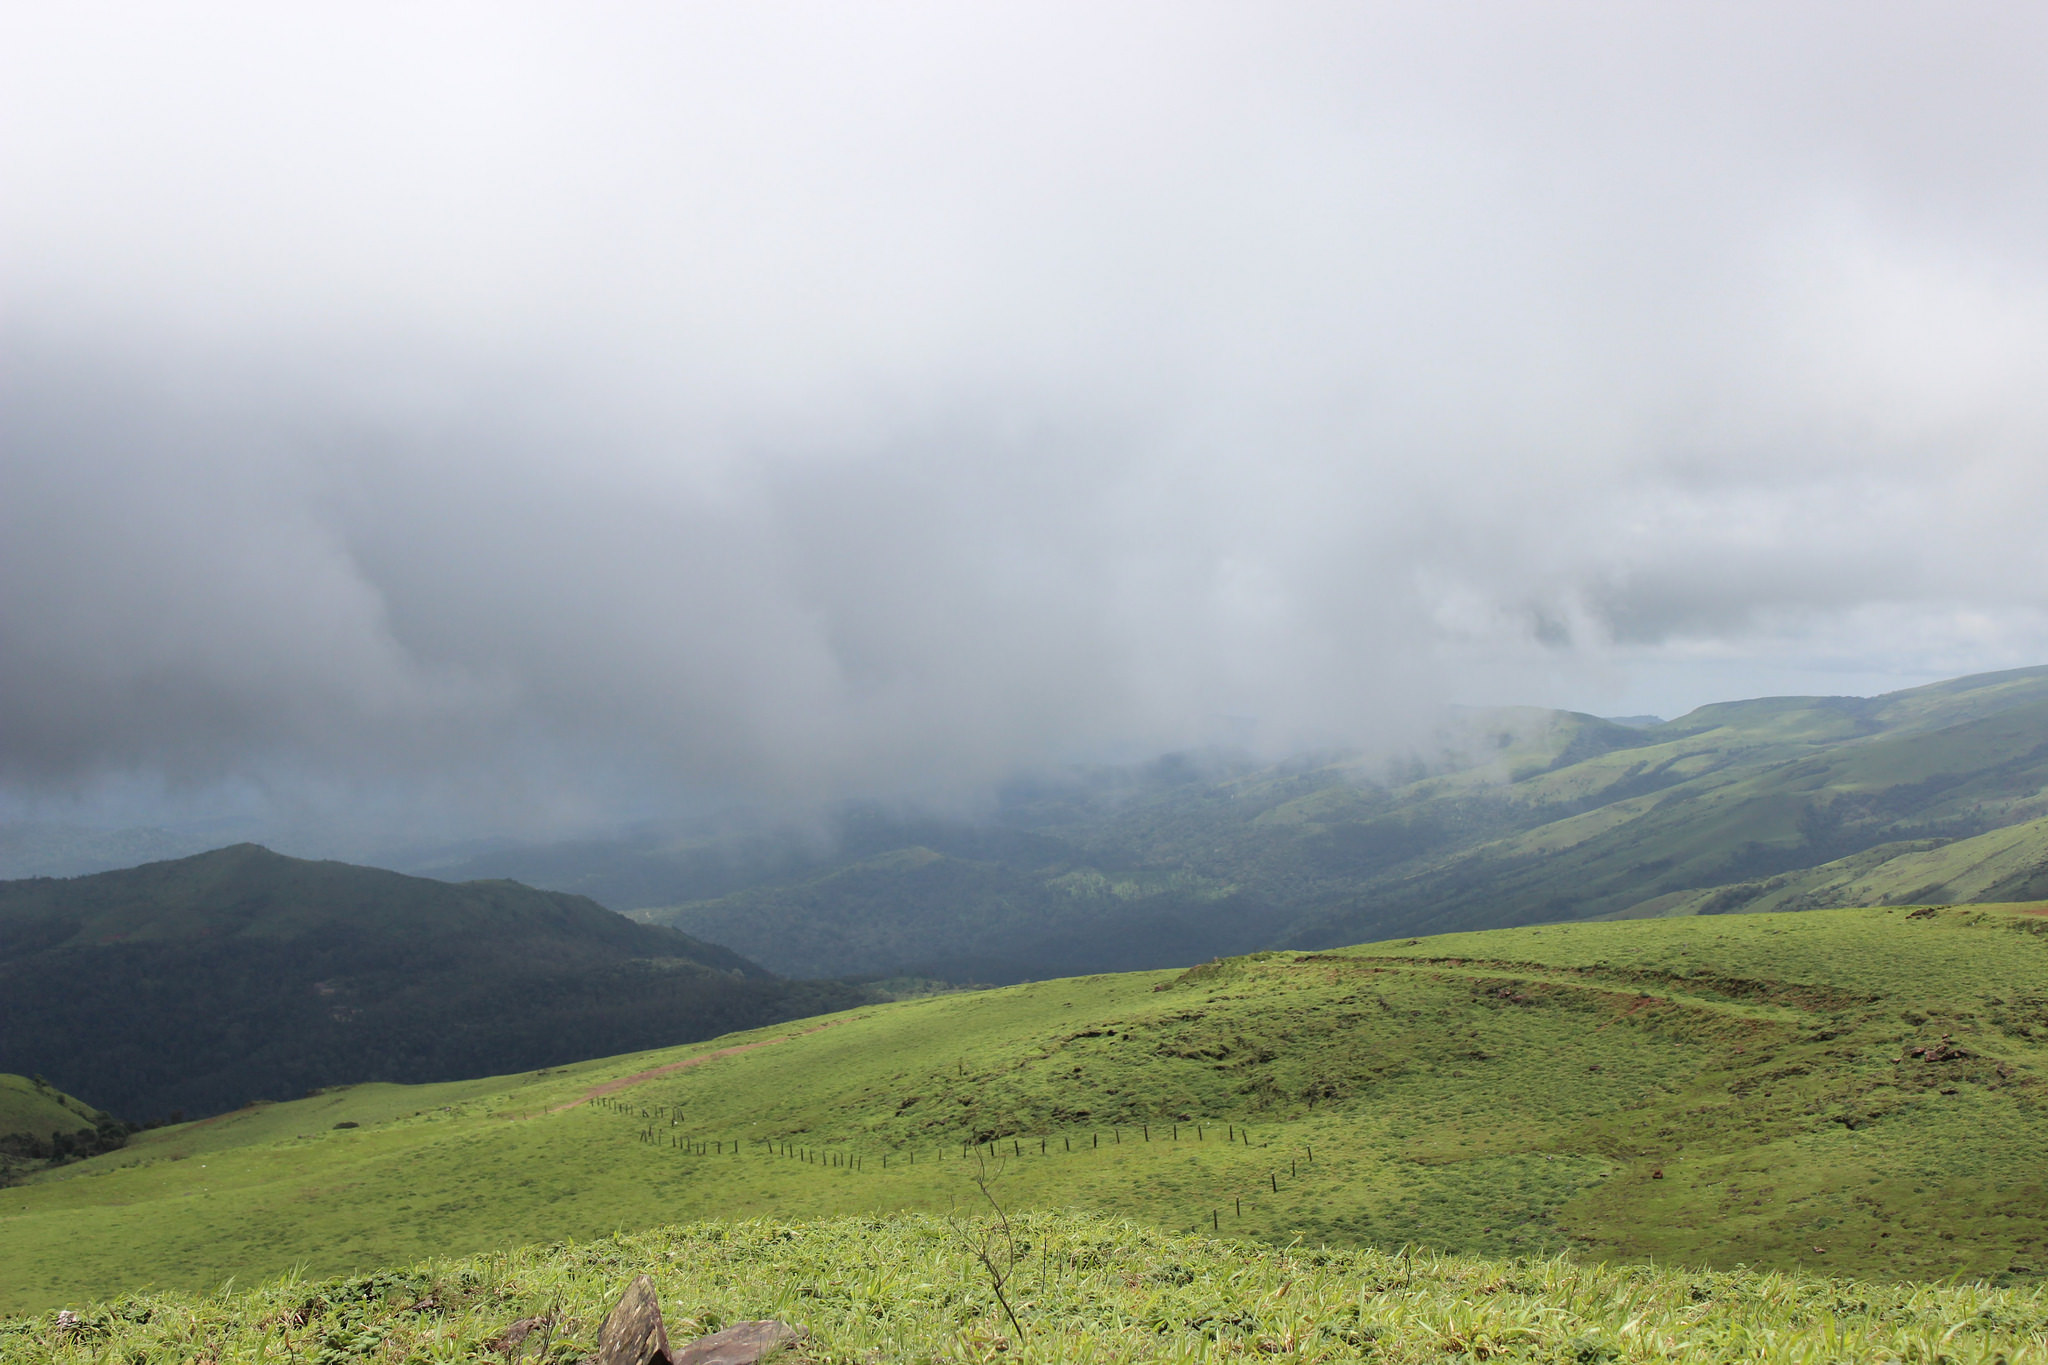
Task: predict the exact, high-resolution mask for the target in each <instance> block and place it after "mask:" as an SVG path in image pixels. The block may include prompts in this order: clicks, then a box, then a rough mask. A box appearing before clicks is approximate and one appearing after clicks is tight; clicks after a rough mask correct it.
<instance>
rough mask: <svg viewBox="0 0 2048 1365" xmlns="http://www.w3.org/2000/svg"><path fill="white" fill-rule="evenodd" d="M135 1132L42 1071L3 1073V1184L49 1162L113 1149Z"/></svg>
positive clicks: (0, 1153) (0, 1095)
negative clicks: (39, 1073)
mask: <svg viewBox="0 0 2048 1365" xmlns="http://www.w3.org/2000/svg"><path fill="white" fill-rule="evenodd" d="M131 1131H133V1130H132V1128H131V1127H130V1125H128V1124H125V1123H122V1122H121V1121H120V1120H118V1119H116V1118H115V1117H114V1116H113V1115H111V1114H109V1113H106V1112H105V1111H103V1110H99V1109H95V1108H93V1107H92V1106H91V1105H89V1104H87V1103H86V1102H85V1101H84V1100H81V1099H78V1098H76V1097H74V1096H71V1095H67V1094H65V1093H64V1092H63V1091H61V1090H59V1089H57V1088H56V1087H54V1086H52V1085H51V1084H50V1083H49V1082H47V1081H45V1080H43V1079H42V1078H41V1077H40V1076H38V1077H34V1078H30V1077H27V1076H9V1075H0V1185H5V1184H9V1183H12V1182H13V1181H14V1180H16V1179H18V1178H19V1177H20V1176H21V1175H22V1173H23V1172H25V1171H30V1170H36V1169H39V1168H40V1167H42V1166H43V1165H44V1164H45V1163H47V1162H51V1161H67V1160H73V1159H76V1158H81V1157H87V1156H95V1155H98V1154H99V1153H101V1152H110V1151H113V1150H115V1149H116V1148H118V1147H120V1146H121V1145H122V1144H124V1143H125V1142H126V1141H127V1140H128V1135H129V1133H130V1132H131Z"/></svg>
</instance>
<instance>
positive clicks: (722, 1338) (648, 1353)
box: [507, 1275, 804, 1365]
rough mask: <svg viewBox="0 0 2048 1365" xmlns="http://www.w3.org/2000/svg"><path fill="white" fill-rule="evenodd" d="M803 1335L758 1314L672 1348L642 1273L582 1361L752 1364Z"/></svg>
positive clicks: (604, 1364) (602, 1364)
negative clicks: (593, 1349) (590, 1353)
mask: <svg viewBox="0 0 2048 1365" xmlns="http://www.w3.org/2000/svg"><path fill="white" fill-rule="evenodd" d="M522 1326H528V1320H525V1319H522V1320H521V1321H520V1322H517V1323H514V1324H513V1325H512V1328H511V1329H508V1332H507V1335H509V1334H510V1332H511V1331H512V1330H516V1329H517V1328H519V1327H522ZM529 1330H530V1327H529ZM803 1335H804V1331H803V1329H802V1328H801V1327H791V1326H790V1325H789V1324H788V1323H786V1322H777V1321H776V1320H775V1319H773V1318H761V1319H759V1320H757V1321H754V1322H736V1323H734V1324H733V1325H732V1326H730V1327H728V1328H726V1329H725V1330H724V1331H722V1332H713V1333H711V1335H709V1336H703V1337H698V1338H697V1339H696V1340H695V1341H693V1342H690V1343H689V1344H688V1345H686V1346H684V1347H683V1348H682V1349H681V1350H676V1349H673V1348H671V1347H670V1346H669V1344H668V1329H667V1328H666V1327H664V1326H663V1325H662V1321H661V1296H660V1295H659V1294H657V1293H656V1292H655V1289H654V1281H653V1280H651V1279H649V1278H648V1277H647V1276H645V1275H641V1276H638V1277H636V1278H635V1279H634V1281H633V1283H631V1284H630V1285H627V1286H626V1292H625V1293H624V1294H623V1295H622V1296H621V1297H620V1299H619V1306H618V1307H616V1308H614V1309H612V1311H611V1314H610V1316H608V1317H607V1318H605V1320H604V1326H602V1327H600V1328H598V1330H597V1354H596V1355H594V1356H587V1357H585V1358H584V1361H583V1365H755V1362H756V1361H760V1360H765V1359H767V1358H768V1357H769V1356H771V1355H773V1354H774V1353H775V1352H777V1351H779V1350H781V1349H782V1348H783V1347H784V1346H787V1345H789V1344H790V1343H792V1342H795V1341H799V1340H801V1339H802V1338H803ZM524 1337H525V1333H523V1332H522V1333H520V1338H521V1339H523V1338H524ZM515 1347H516V1343H515Z"/></svg>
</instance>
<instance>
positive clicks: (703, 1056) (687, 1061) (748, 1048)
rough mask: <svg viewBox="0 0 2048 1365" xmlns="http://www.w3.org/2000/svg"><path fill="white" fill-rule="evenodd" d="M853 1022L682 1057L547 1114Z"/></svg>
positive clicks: (610, 1083) (619, 1080)
mask: <svg viewBox="0 0 2048 1365" xmlns="http://www.w3.org/2000/svg"><path fill="white" fill-rule="evenodd" d="M852 1022H853V1021H852V1020H850V1019H834V1020H832V1021H831V1022H830V1023H825V1024H819V1025H817V1026H816V1027H814V1028H807V1029H805V1030H803V1032H801V1033H785V1034H783V1035H782V1036H781V1037H780V1038H763V1039H761V1040H760V1041H759V1042H756V1043H735V1044H734V1045H733V1046H731V1047H722V1048H719V1049H717V1050H716V1051H713V1052H703V1053H699V1054H698V1055H697V1056H695V1057H685V1058H683V1060H681V1061H680V1062H670V1063H669V1064H668V1065H667V1066H657V1067H651V1068H649V1069H648V1070H646V1071H636V1072H634V1073H633V1074H632V1075H630V1076H620V1077H619V1078H617V1079H616V1080H610V1081H604V1082H602V1083H600V1084H598V1085H593V1086H591V1087H590V1089H588V1090H586V1091H584V1092H583V1093H582V1094H581V1095H578V1096H577V1097H576V1098H575V1099H573V1100H570V1101H569V1102H568V1103H567V1104H558V1105H556V1106H555V1107H554V1108H552V1109H550V1110H548V1112H549V1113H550V1114H559V1113H561V1112H562V1111H563V1110H565V1109H574V1108H575V1107H576V1106H577V1105H579V1104H588V1103H590V1101H592V1100H595V1099H600V1098H602V1097H604V1096H606V1095H616V1094H617V1093H618V1092H619V1091H621V1090H624V1089H625V1088H626V1087H628V1086H633V1085H638V1084H640V1083H641V1082H642V1081H651V1080H653V1079H654V1078H655V1077H656V1076H666V1075H668V1074H669V1073H670V1072H674V1071H681V1070H683V1069H685V1068H686V1067H693V1066H702V1065H703V1064H704V1063H706V1062H711V1061H716V1060H718V1059H719V1058H720V1057H731V1056H733V1055H734V1054H736V1053H741V1052H752V1051H753V1050H754V1049H755V1048H757V1047H773V1046H775V1045H776V1044H777V1043H786V1042H789V1041H790V1040H791V1039H793V1038H805V1037H809V1036H810V1035H811V1034H813V1033H819V1032H822V1031H823V1030H825V1029H828V1028H835V1027H837V1026H838V1025H840V1024H847V1023H852Z"/></svg>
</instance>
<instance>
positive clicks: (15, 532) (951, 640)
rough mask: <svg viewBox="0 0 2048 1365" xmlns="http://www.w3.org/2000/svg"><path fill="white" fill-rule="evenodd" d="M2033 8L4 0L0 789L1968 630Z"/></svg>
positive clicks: (2013, 246)
mask: <svg viewBox="0 0 2048 1365" xmlns="http://www.w3.org/2000/svg"><path fill="white" fill-rule="evenodd" d="M2044 27H2048V26H2044V24H2043V23H2042V22H2041V20H2040V19H2039V16H2037V15H2034V14H2032V13H2031V12H2029V11H2026V10H2024V9H2020V8H2014V7H1991V6H1986V7H1982V8H1971V7H1955V6H1940V7H1935V6H1893V7H1886V6H1868V5H1856V6H1783V5H1772V6H1758V7H1742V6H1700V7H1696V8H1691V9H1687V8H1681V7H1658V8H1655V9H1650V8H1647V7H1632V6H1629V7H1624V6H1615V7H1607V6H1591V7H1573V6H1558V5H1542V6H1512V5H1499V6H1480V7H1458V6H1436V5H1432V6H1414V7H1407V8H1392V7H1373V8H1356V7H1330V8H1317V7H1298V8H1293V9H1290V10H1285V11H1280V12H1264V11H1258V10H1255V9H1253V8H1252V7H1194V6H1182V5H1176V6H1143V5H1134V6H1121V7H1119V6H1074V7H1065V8H1063V7H1058V6H1045V5H1032V6H1016V7H958V6H935V7H916V6H912V7H898V8H891V7H858V8H848V7H838V6H789V7H775V6H760V5H746V6H731V7H693V8H687V9H679V8H675V7H665V6H646V7H638V6H616V7H602V8H589V9H585V10H579V11H576V12H570V11H563V10H557V9H550V8H544V7H519V6H495V5H494V6H476V7H466V6H439V7H423V6H403V7H398V6H394V7H388V8H379V7H367V8H366V7H360V6H351V7H348V8H347V9H346V10H343V9H340V8H337V9H334V10H331V11H326V12H319V11H315V10H306V9H294V10H290V11H284V10H279V9H276V8H274V7H262V6H251V7H246V8H237V7H212V8H209V7H182V8H181V9H180V10H179V12H178V13H176V14H171V13H170V12H168V11H164V12H151V11H140V12H137V11H131V10H126V9H119V8H117V9H109V10H94V9H92V8H91V7H69V6H66V7H30V6H20V7H16V8H15V9H14V10H13V11H12V12H11V14H10V20H9V32H10V35H11V36H10V40H9V42H8V43H7V44H6V45H5V47H6V50H7V54H8V55H7V56H5V57H4V58H0V62H4V63H5V64H6V70H5V71H4V73H0V75H4V77H5V79H4V80H0V87H4V89H5V90H6V92H7V93H6V94H5V95H4V96H0V100H4V101H5V108H4V109H0V125H4V131H0V167H4V174H5V177H6V182H7V183H8V185H9V186H10V192H9V194H8V195H7V197H6V202H5V204H4V205H0V230H4V233H5V242H6V247H5V260H4V263H0V288H4V290H5V322H4V324H0V326H4V337H0V344H4V347H5V350H4V362H5V375H4V385H5V405H6V406H5V412H4V417H0V421H4V428H0V437H4V443H5V444H4V448H0V765H4V783H5V784H6V786H7V788H8V789H9V790H11V791H13V792H15V793H17V794H21V793H29V794H31V795H32V794H34V793H38V792H41V793H49V792H61V791H65V790H76V789H78V788H79V787H80V784H86V785H87V786H90V784H91V783H93V782H105V781H109V780H114V779H116V778H120V777H122V775H127V776H128V777H133V776H135V775H138V774H139V775H144V776H151V775H154V776H155V777H161V778H164V779H168V780H171V781H174V782H188V783H197V784H201V785H204V784H208V783H213V784H222V783H229V784H232V783H246V782H256V783H259V784H269V786H270V787H271V788H272V789H273V790H281V789H286V788H294V789H311V788H321V787H323V786H332V787H334V788H335V789H336V790H339V791H342V792H344V793H346V792H347V791H351V790H378V791H386V792H389V791H393V790H403V791H409V792H412V793H414V794H415V798H416V799H417V800H420V801H422V802H426V803H428V804H433V805H436V806H439V807H442V808H445V809H447V810H463V811H469V812H472V813H473V814H472V815H469V816H464V817H462V818H464V819H472V818H473V819H474V820H475V821H477V822H480V823H499V824H502V823H505V822H508V821H514V822H516V821H520V820H527V821H550V820H576V819H582V818H594V817H596V816H599V815H602V814H604V813H606V812H607V811H612V810H616V809H618V808H619V807H620V805H621V803H625V802H630V801H645V800H662V799H674V798H678V795H679V794H682V793H705V792H712V793H716V792H728V793H729V792H740V793H748V794H754V795H769V796H775V797H787V796H791V795H818V794H833V793H840V792H847V791H856V790H903V789H919V790H925V791H948V790H952V791H956V792H958V791H967V790H971V789H972V788H974V787H975V786H976V785H977V784H979V783H982V782H985V781H987V780H989V779H991V778H993V777H995V776H997V775H1000V774H1002V773H1004V772H1006V771H1009V770H1012V769H1014V768H1015V767H1017V766H1019V765H1029V764H1034V763H1042V762H1048V761H1057V760H1059V759H1061V758H1064V757H1070V756H1075V755H1084V754H1089V753H1097V752H1104V751H1107V750H1109V749H1111V748H1124V749H1131V748H1136V749H1142V748H1144V747H1145V746H1170V745H1178V744H1188V743H1200V742H1203V741H1204V740H1207V739H1211V738H1215V737H1218V736H1219V735H1222V734H1225V733H1228V734H1230V735H1232V736H1238V735H1241V734H1242V732H1243V721H1242V719H1241V718H1243V717H1247V716H1251V717H1256V718H1257V726H1258V735H1259V738H1260V741H1261V742H1262V743H1265V744H1267V745H1270V746H1273V747H1285V746H1288V745H1292V744H1297V743H1308V742H1323V741H1329V740H1344V741H1353V742H1366V743H1372V742H1381V741H1392V740H1397V739H1398V738H1399V737H1400V736H1401V735H1402V734H1403V733H1405V730H1406V727H1407V726H1409V725H1411V724H1413V723H1416V721H1417V719H1418V718H1419V717H1422V716H1423V715H1425V713H1426V712H1427V710H1428V708H1429V707H1430V706H1431V705H1433V704H1435V703H1436V702H1438V701H1440V700H1442V699H1445V698H1461V699H1469V700H1480V701H1502V700H1549V701H1556V702H1562V703H1568V704H1574V705H1581V706H1599V705H1602V704H1607V703H1611V704H1612V705H1613V706H1614V707H1615V708H1616V709H1624V710H1642V709H1657V710H1669V709H1672V708H1673V707H1674V706H1676V705H1683V704H1690V703H1691V702H1696V701H1702V700H1708V699H1711V698H1712V697H1713V696H1715V695H1717V694H1719V693H1721V692H1722V691H1723V690H1724V689H1725V690H1730V691H1744V690H1747V691H1771V690H1788V689H1789V688H1791V687H1794V686H1812V685H1813V682H1814V680H1815V679H1825V678H1826V677H1828V676H1830V675H1831V674H1836V675H1839V676H1843V677H1850V678H1855V679H1864V678H1875V679H1879V680H1891V681H1910V680H1917V679H1919V678H1923V677H1928V676H1934V675H1937V674H1941V673H1946V672H1960V671H1966V670H1968V669H1971V668H1975V667H1990V666H2003V665H2006V664H2012V663H2021V662H2036V661H2038V659H2039V658H2040V657H2041V656H2042V655H2043V653H2044V651H2048V613H2044V603H2043V600H2042V597H2043V590H2042V589H2041V588H2040V587H2039V585H2040V584H2041V583H2043V582H2044V581H2048V579H2044V577H2043V574H2042V569H2043V567H2044V565H2043V554H2042V551H2041V549H2040V548H2039V537H2038V535H2037V534H2036V530H2035V523H2036V522H2037V520H2038V511H2039V509H2040V508H2041V506H2042V494H2043V491H2044V490H2043V482H2044V474H2043V470H2044V469H2048V462H2044V461H2043V460H2042V458H2041V457H2042V454H2043V438H2044V436H2048V411H2044V406H2048V399H2044V397H2043V395H2044V394H2048V272H2044V265H2048V259H2044V258H2048V251H2044V248H2043V247H2042V245H2041V243H2042V242H2044V241H2048V198H2044V190H2048V175H2044V172H2043V168H2042V166H2041V165H2040V159H2039V152H2038V148H2039V147H2040V146H2042V145H2048V144H2044V141H2043V135H2044V134H2048V127H2044V124H2048V112H2044V106H2043V105H2042V104H2041V102H2040V101H2039V99H2038V90H2039V88H2040V86H2041V84H2042V80H2043V77H2044V76H2048V71H2044V70H2043V69H2042V68H2043V66H2044V65H2048V62H2044V60H2043V58H2042V56H2041V54H2042V53H2043V52H2044V50H2048V49H2044V47H2043V44H2042V41H2041V40H2042V38H2043V37H2044V36H2048V34H2044V33H2043V32H2042V30H2043V28H2044ZM1708 665H1711V667H1708ZM1686 678H1692V679H1694V681H1692V682H1687V681H1685V680H1684V679H1686ZM1703 678H1711V679H1712V682H1711V684H1710V690H1708V691H1706V692H1705V693H1704V694H1702V693H1700V692H1699V691H1698V690H1697V689H1698V688H1699V687H1700V686H1702V684H1701V683H1700V682H1699V681H1697V680H1698V679H1703ZM1688 688H1691V689H1693V690H1691V691H1688ZM1231 718H1239V719H1231ZM419 793H425V795H424V796H420V795H418V794H419ZM650 793H651V794H653V795H650ZM335 799H337V800H342V801H344V802H345V801H346V800H347V799H349V798H347V797H346V796H345V795H344V796H342V797H337V798H335ZM451 818H453V817H451Z"/></svg>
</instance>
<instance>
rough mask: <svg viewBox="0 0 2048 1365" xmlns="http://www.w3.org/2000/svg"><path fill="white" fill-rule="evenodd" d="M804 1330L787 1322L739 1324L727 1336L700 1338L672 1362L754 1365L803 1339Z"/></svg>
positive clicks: (770, 1320) (676, 1364)
mask: <svg viewBox="0 0 2048 1365" xmlns="http://www.w3.org/2000/svg"><path fill="white" fill-rule="evenodd" d="M803 1335H804V1334H803V1329H801V1328H798V1327H791V1326H790V1325H789V1324H788V1323H786V1322H777V1321H776V1320H775V1319H773V1318H762V1319H760V1320H759V1321H756V1322H736V1323H734V1324H733V1325H732V1326H730V1327H728V1328H726V1329H725V1330H724V1331H723V1332H713V1333H712V1334H711V1335H710V1336H708V1337H698V1338H697V1339H696V1340H695V1341H693V1342H691V1343H690V1344H689V1345H687V1346H685V1347H683V1348H682V1349H681V1350H679V1351H672V1352H670V1354H669V1359H670V1360H671V1361H673V1362H674V1365H754V1362H755V1361H757V1360H765V1359H766V1358H767V1357H769V1356H771V1355H773V1354H774V1353H775V1352H777V1351H779V1350H781V1349H782V1348H783V1347H785V1346H788V1345H790V1344H791V1343H792V1342H795V1341H798V1340H800V1339H801V1338H802V1337H803Z"/></svg>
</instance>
